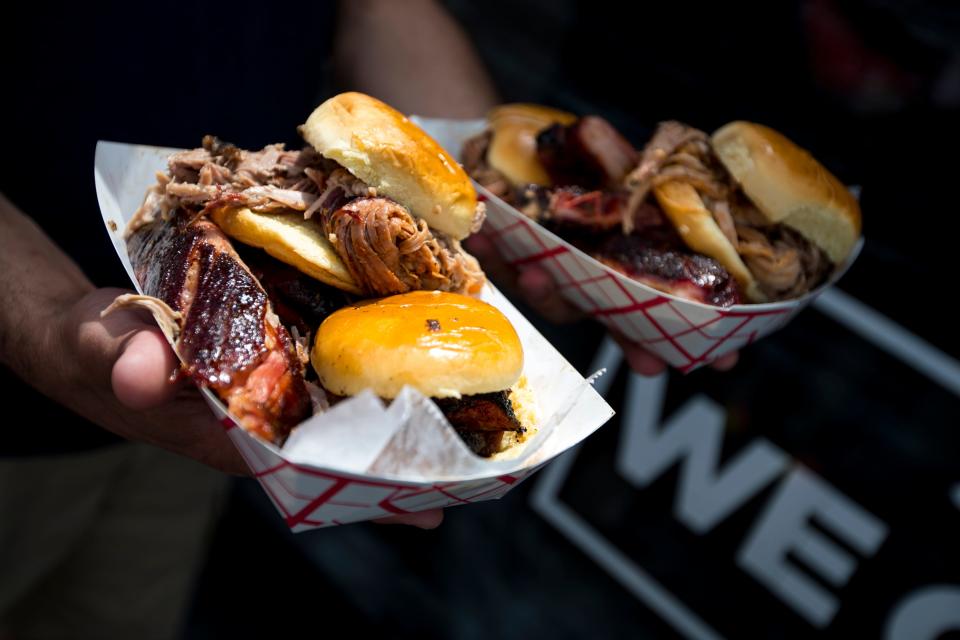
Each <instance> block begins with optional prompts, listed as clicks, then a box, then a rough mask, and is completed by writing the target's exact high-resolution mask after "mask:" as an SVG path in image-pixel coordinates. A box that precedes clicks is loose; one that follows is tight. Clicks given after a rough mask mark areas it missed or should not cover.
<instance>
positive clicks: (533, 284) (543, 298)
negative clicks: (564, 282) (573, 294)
mask: <svg viewBox="0 0 960 640" xmlns="http://www.w3.org/2000/svg"><path fill="white" fill-rule="evenodd" d="M517 286H518V288H519V289H520V292H521V294H522V296H523V300H525V301H526V303H527V304H529V305H530V306H531V307H533V308H534V309H535V310H536V311H537V313H539V314H540V315H542V316H544V317H545V318H547V319H548V320H552V321H553V322H558V323H563V322H573V321H574V320H578V319H579V318H581V317H582V316H583V312H581V311H580V310H579V309H577V308H576V307H574V306H572V305H571V304H570V303H568V302H567V301H566V300H564V299H563V297H562V296H561V295H560V292H559V290H558V289H557V283H556V282H555V281H554V279H553V276H551V275H550V274H549V273H548V272H547V271H545V270H544V269H542V268H541V267H537V266H530V267H526V268H524V269H523V270H521V271H520V274H519V276H518V277H517Z"/></svg>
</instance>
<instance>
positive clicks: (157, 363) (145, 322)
mask: <svg viewBox="0 0 960 640" xmlns="http://www.w3.org/2000/svg"><path fill="white" fill-rule="evenodd" d="M124 293H127V292H126V291H124V290H122V289H97V290H95V291H92V292H90V293H89V294H88V295H87V296H85V297H84V298H83V299H82V300H80V301H79V302H78V303H77V304H76V305H75V306H74V308H73V309H72V311H71V313H70V314H69V318H68V320H67V333H68V334H69V335H71V336H73V338H72V344H73V346H74V348H73V349H72V351H71V352H72V353H75V354H76V355H77V357H76V358H74V361H75V362H76V365H77V367H79V369H80V370H79V371H78V372H77V373H76V374H75V377H76V378H77V379H81V380H82V379H83V378H84V377H86V380H87V381H96V384H98V385H99V384H103V385H106V384H107V383H108V380H109V384H110V385H111V387H112V389H111V390H112V391H113V394H114V395H115V396H116V398H117V400H119V402H120V403H121V404H123V405H124V406H126V407H129V408H130V409H134V410H142V409H148V408H151V407H155V406H157V405H160V404H163V403H164V402H166V401H168V400H170V399H171V398H172V397H173V396H174V395H175V394H176V391H177V388H178V386H179V385H177V384H176V383H175V382H173V381H172V380H171V378H172V374H173V372H174V371H175V370H176V368H177V365H178V362H177V358H176V355H174V353H173V350H172V349H171V348H170V346H169V345H168V344H167V340H166V338H164V336H163V333H161V331H160V329H159V328H158V327H157V326H156V324H154V322H153V320H152V319H151V318H150V316H149V314H147V313H144V312H141V311H135V310H132V309H123V308H120V309H115V310H113V311H111V312H110V313H108V314H106V315H101V312H102V311H103V310H104V309H106V308H107V307H109V306H110V304H111V303H112V302H113V301H114V300H115V299H116V297H117V296H119V295H121V294H124Z"/></svg>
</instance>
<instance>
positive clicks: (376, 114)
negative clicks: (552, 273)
mask: <svg viewBox="0 0 960 640" xmlns="http://www.w3.org/2000/svg"><path fill="white" fill-rule="evenodd" d="M300 133H301V135H303V137H304V139H305V140H306V141H307V142H309V143H310V144H311V145H312V146H313V148H314V149H316V150H317V151H318V152H320V154H322V155H323V156H324V157H327V158H330V159H331V160H335V161H336V162H337V163H339V164H340V165H341V166H342V167H344V168H345V169H346V170H347V171H349V172H350V173H352V174H353V175H355V176H356V177H357V178H359V179H360V180H362V181H363V182H365V183H366V184H367V185H369V186H371V187H374V188H375V189H376V190H377V192H378V193H380V194H381V195H385V196H388V197H390V198H393V199H394V200H396V201H397V202H399V203H400V204H402V205H404V206H405V207H407V208H408V209H410V211H411V212H412V213H413V214H414V215H416V216H418V217H420V218H423V219H424V220H426V221H427V224H428V225H430V227H431V228H432V229H436V230H439V231H442V232H444V233H446V234H448V235H451V236H453V237H454V238H456V239H457V240H462V239H464V238H466V237H467V236H468V235H470V234H471V233H473V232H474V231H476V230H477V229H479V228H480V225H481V224H483V208H482V207H480V208H479V209H478V207H477V193H476V191H475V190H474V188H473V184H472V183H471V182H470V178H469V177H468V176H467V174H466V172H464V170H463V168H462V167H461V166H460V165H459V164H457V161H456V160H454V159H453V157H451V156H450V154H448V153H447V152H446V151H444V150H443V148H442V147H441V146H440V145H439V144H437V143H436V142H435V141H434V140H433V138H431V137H430V136H428V135H427V134H426V133H424V132H423V130H422V129H420V128H419V127H418V126H417V125H415V124H413V123H412V122H410V120H408V119H407V118H406V116H404V115H403V114H402V113H400V112H399V111H397V110H396V109H394V108H393V107H390V106H388V105H386V104H384V103H383V102H380V101H379V100H377V99H375V98H371V97H370V96H368V95H364V94H362V93H352V92H351V93H341V94H340V95H338V96H334V97H333V98H330V99H329V100H327V101H326V102H324V103H323V104H321V105H320V106H319V107H317V108H316V109H314V111H313V113H311V114H310V117H309V118H307V122H306V124H304V125H303V126H302V127H301V128H300Z"/></svg>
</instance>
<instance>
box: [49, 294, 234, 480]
mask: <svg viewBox="0 0 960 640" xmlns="http://www.w3.org/2000/svg"><path fill="white" fill-rule="evenodd" d="M123 293H128V292H126V291H123V290H120V289H95V290H93V291H91V292H89V293H88V294H87V295H85V296H83V297H82V298H80V299H79V300H78V301H77V302H75V303H74V304H72V305H71V306H70V307H69V308H68V309H67V310H66V312H65V313H63V314H62V315H60V316H59V317H58V318H57V319H56V320H55V321H54V322H53V323H52V325H51V326H50V327H49V328H48V336H47V339H46V341H45V343H46V347H47V354H46V358H47V362H49V363H50V366H51V374H52V376H53V380H52V381H51V384H49V385H47V387H48V388H47V389H46V391H47V392H48V395H51V397H53V399H55V400H57V401H59V402H60V403H61V404H63V405H65V406H67V407H69V408H70V409H72V410H74V411H75V412H77V413H79V414H80V415H82V416H84V417H85V418H87V419H88V420H90V421H92V422H94V423H96V424H99V425H100V426H102V427H103V428H105V429H107V430H108V431H112V432H113V433H115V434H117V435H119V436H121V437H123V438H126V439H129V440H136V441H140V442H147V443H150V444H153V445H156V446H159V447H162V448H164V449H167V450H170V451H173V452H174V453H178V454H181V455H184V456H187V457H190V458H193V459H195V460H198V461H200V462H202V463H204V464H207V465H209V466H211V467H214V468H216V469H219V470H221V471H225V472H227V473H231V474H236V475H249V473H250V470H249V468H248V467H247V465H246V463H245V462H244V461H243V458H242V457H241V456H240V454H239V452H238V451H237V450H236V448H235V447H234V446H233V444H232V443H231V442H230V439H229V437H228V436H227V434H226V431H225V430H224V428H223V426H221V425H220V424H219V423H218V422H217V420H216V418H215V417H214V415H213V413H212V412H211V411H210V408H209V407H208V406H207V404H206V402H205V401H204V399H203V398H202V397H201V395H200V393H199V392H198V391H197V389H196V388H195V387H194V386H193V385H192V384H190V383H185V382H183V381H178V380H177V379H176V378H175V375H174V374H175V372H176V371H177V369H178V367H179V361H178V360H177V357H176V355H175V354H174V353H173V350H172V349H171V348H170V346H169V344H168V343H167V340H166V338H165V337H164V336H163V334H162V333H161V332H160V329H159V328H157V326H156V324H155V323H154V321H153V319H152V318H151V317H150V315H149V314H147V313H145V312H141V311H135V310H130V309H119V310H117V311H115V312H112V313H110V314H109V315H107V316H106V317H103V318H101V317H100V312H101V311H103V310H104V309H105V308H107V307H108V306H109V305H110V303H112V302H113V300H114V299H115V298H116V297H117V296H118V295H120V294H123Z"/></svg>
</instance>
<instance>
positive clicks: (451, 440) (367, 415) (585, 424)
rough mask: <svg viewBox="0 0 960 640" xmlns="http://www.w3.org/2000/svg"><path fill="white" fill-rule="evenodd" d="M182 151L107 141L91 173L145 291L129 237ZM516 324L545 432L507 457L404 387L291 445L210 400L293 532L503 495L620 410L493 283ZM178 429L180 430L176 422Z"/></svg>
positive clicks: (123, 255)
mask: <svg viewBox="0 0 960 640" xmlns="http://www.w3.org/2000/svg"><path fill="white" fill-rule="evenodd" d="M174 151H176V149H163V148H157V147H145V146H134V145H125V144H116V143H108V142H101V143H99V144H98V145H97V155H96V161H95V170H94V178H95V181H96V188H97V196H98V198H99V202H100V209H101V212H102V214H103V220H104V224H105V225H106V226H107V229H108V232H109V233H110V237H111V239H112V241H113V243H114V247H115V248H116V250H117V255H118V256H119V257H120V259H121V261H122V262H123V264H124V266H125V267H126V269H127V273H128V274H129V275H130V279H131V281H133V282H134V283H135V285H136V286H137V289H138V290H139V288H140V287H139V285H138V284H137V283H136V279H135V277H134V275H133V269H132V266H131V264H130V259H129V257H128V255H127V250H126V243H125V242H124V239H123V231H124V229H125V227H126V224H127V221H128V220H129V218H130V216H131V215H132V213H133V212H134V211H135V210H136V209H137V207H139V205H140V203H141V202H142V200H143V195H144V193H145V191H146V189H147V187H148V186H149V185H151V184H153V182H154V180H155V178H154V175H155V172H156V171H158V170H163V169H165V167H166V158H167V156H168V155H169V154H170V153H172V152H174ZM482 298H483V299H484V300H486V301H487V302H490V303H491V304H493V305H495V306H497V307H498V308H499V309H500V310H501V311H503V313H504V314H505V315H507V317H508V318H509V319H510V321H511V323H513V325H514V327H515V328H516V329H517V333H518V334H519V335H520V339H521V342H522V344H523V348H524V375H525V376H526V378H527V380H528V387H529V388H530V389H531V391H532V392H533V397H534V398H535V400H536V404H537V406H538V408H539V412H538V413H539V418H538V423H537V424H538V428H537V431H536V433H535V434H534V435H532V436H531V437H530V438H528V441H527V442H526V443H525V444H524V446H523V448H522V449H521V450H520V451H519V452H518V453H517V455H515V456H514V457H513V458H511V459H504V460H486V459H481V458H478V457H477V456H474V455H473V454H472V453H471V452H470V451H469V450H468V449H467V448H466V446H465V445H464V444H463V442H462V441H461V440H460V438H459V436H457V435H456V433H455V432H454V431H453V429H452V427H450V425H449V423H448V422H447V421H446V419H445V418H444V417H443V415H442V414H441V413H440V411H439V410H438V409H437V407H436V405H434V404H433V403H432V402H431V401H429V400H428V399H427V398H424V396H422V395H421V394H419V393H418V392H416V391H415V390H413V389H410V388H407V389H405V390H404V392H403V393H401V394H400V396H399V397H398V398H397V399H396V400H395V401H394V402H393V403H391V404H390V406H387V407H385V406H384V405H383V403H382V402H380V400H379V399H378V398H376V397H375V396H374V395H373V394H372V393H369V392H365V393H363V394H360V395H358V396H356V397H354V398H350V399H348V400H345V401H343V402H341V403H339V404H337V405H336V406H335V407H333V408H332V409H330V410H329V411H327V412H325V413H322V414H318V415H316V416H313V417H312V418H309V419H308V420H306V421H304V422H303V423H301V424H300V425H299V426H298V427H297V428H296V429H294V431H293V433H292V434H291V436H290V438H289V439H288V441H287V442H286V443H285V445H284V447H283V448H278V447H276V446H274V445H272V444H270V443H267V442H263V441H261V440H259V439H257V438H256V437H254V436H251V435H250V434H248V433H247V432H246V431H244V430H243V429H242V428H237V421H236V420H235V419H234V418H233V417H232V416H230V415H229V414H228V412H227V411H226V409H225V407H224V406H223V404H222V403H221V402H220V401H219V400H218V399H217V398H216V397H215V396H214V395H213V394H212V393H210V392H209V391H208V390H206V389H204V390H203V394H204V397H205V398H206V400H207V402H208V404H209V405H210V407H211V409H212V410H213V412H214V413H215V415H216V416H217V418H218V420H220V422H221V423H222V424H223V425H224V427H225V428H226V429H227V430H228V433H229V435H230V439H231V440H232V441H233V443H234V444H235V445H236V447H237V448H238V450H239V451H240V453H241V454H242V455H243V457H244V459H245V460H246V461H247V463H248V464H249V465H250V468H251V470H252V471H253V473H254V474H255V476H256V477H257V479H258V480H259V482H260V484H261V485H262V486H263V488H264V490H265V491H266V492H267V494H268V495H269V496H270V499H271V500H272V501H273V503H274V505H275V506H276V507H277V510H278V511H279V512H280V514H281V515H282V516H283V518H284V520H285V521H286V523H287V524H288V525H289V526H290V527H291V529H293V530H294V531H304V530H307V529H313V528H316V527H327V526H333V525H338V524H345V523H349V522H358V521H361V520H370V519H374V518H379V517H384V516H390V515H394V514H403V513H413V512H417V511H424V510H427V509H434V508H443V507H450V506H455V505H460V504H469V503H471V502H479V501H482V500H490V499H492V498H499V497H500V496H502V495H504V494H505V493H506V492H507V491H509V490H510V489H512V488H513V487H515V486H517V484H518V483H519V482H520V481H521V480H523V479H524V478H526V477H527V476H529V475H530V474H532V473H534V472H535V471H536V470H537V469H539V468H540V467H542V466H543V465H544V464H546V463H547V462H548V461H549V460H551V459H553V458H554V457H556V456H557V455H559V454H560V453H562V452H563V451H565V450H567V449H569V448H570V447H572V446H574V445H575V444H577V443H578V442H580V441H581V440H583V439H584V438H586V437H587V436H589V435H590V434H591V433H593V431H595V430H596V429H597V428H598V427H600V426H601V425H602V424H603V423H605V422H606V421H607V420H609V419H610V417H611V416H612V415H613V410H612V409H611V408H610V406H609V405H608V404H607V403H606V402H605V401H604V400H603V398H601V397H600V395H599V394H597V392H596V391H595V390H594V389H593V387H592V386H591V385H590V384H589V383H588V382H587V381H586V380H584V378H583V377H582V376H581V375H580V374H579V373H577V372H576V371H575V370H574V369H573V367H572V366H571V365H570V364H569V363H568V362H567V361H566V360H565V359H564V358H563V357H562V356H561V355H560V354H559V353H558V352H557V351H556V350H555V349H553V347H552V346H551V345H550V344H549V343H548V342H547V341H546V339H545V338H544V337H543V336H542V335H541V334H540V333H539V332H537V331H536V329H535V328H534V327H533V326H532V325H531V324H530V323H529V322H528V321H527V320H526V319H525V318H524V317H523V316H522V315H521V314H520V313H519V312H518V311H517V310H516V308H514V307H513V306H512V305H511V304H510V303H509V302H508V301H507V300H506V298H504V297H503V296H502V295H501V294H500V293H499V292H497V291H496V290H495V289H494V288H493V287H487V288H486V289H485V291H484V293H483V295H482ZM171 428H176V425H171Z"/></svg>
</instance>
